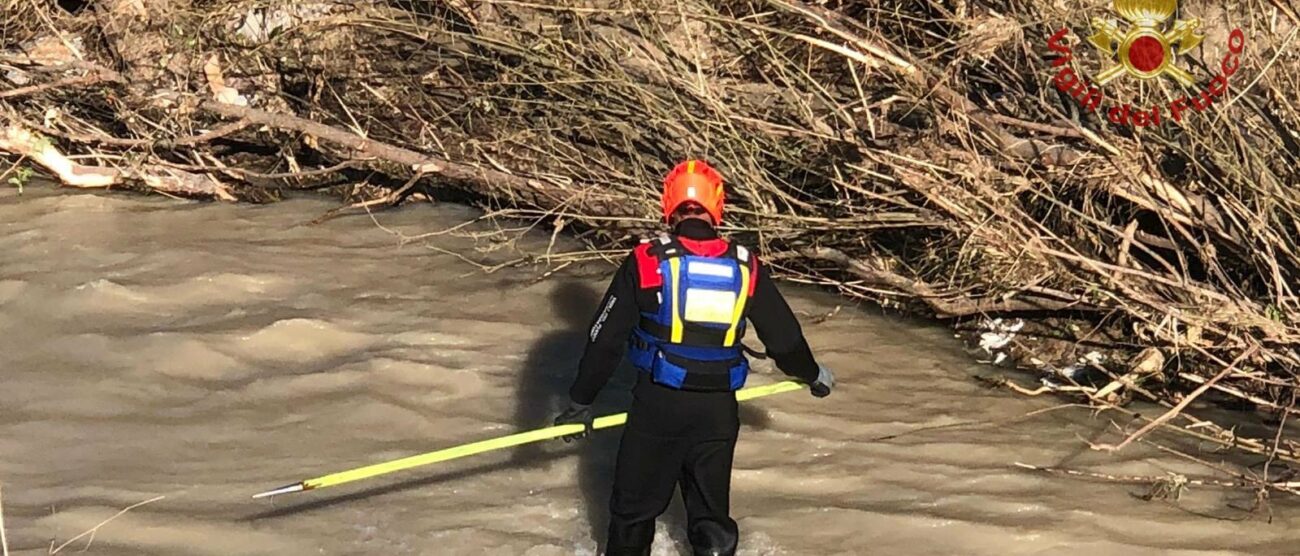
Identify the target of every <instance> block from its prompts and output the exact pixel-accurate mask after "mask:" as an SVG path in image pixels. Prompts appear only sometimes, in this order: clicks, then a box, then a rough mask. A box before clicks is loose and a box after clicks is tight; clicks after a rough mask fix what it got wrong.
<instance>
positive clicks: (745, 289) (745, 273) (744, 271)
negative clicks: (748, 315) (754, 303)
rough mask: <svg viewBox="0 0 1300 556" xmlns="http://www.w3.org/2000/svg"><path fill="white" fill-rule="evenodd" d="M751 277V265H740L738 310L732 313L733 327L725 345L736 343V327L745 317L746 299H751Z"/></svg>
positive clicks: (724, 340)
mask: <svg viewBox="0 0 1300 556" xmlns="http://www.w3.org/2000/svg"><path fill="white" fill-rule="evenodd" d="M749 278H750V277H749V265H743V264H742V265H740V299H738V300H736V312H735V313H733V314H732V315H731V328H728V329H727V337H726V338H724V339H723V340H722V345H723V346H724V347H731V346H733V345H735V344H736V328H737V327H739V326H740V319H743V318H745V317H744V314H745V300H747V299H749Z"/></svg>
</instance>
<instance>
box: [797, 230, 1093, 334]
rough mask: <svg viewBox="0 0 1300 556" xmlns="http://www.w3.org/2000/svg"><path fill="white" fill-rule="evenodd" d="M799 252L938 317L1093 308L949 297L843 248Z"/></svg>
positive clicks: (1043, 301) (1034, 298)
mask: <svg viewBox="0 0 1300 556" xmlns="http://www.w3.org/2000/svg"><path fill="white" fill-rule="evenodd" d="M799 254H800V255H803V256H805V257H808V258H811V259H820V260H824V261H831V262H834V263H836V264H838V265H839V266H840V267H842V268H843V269H844V270H845V271H847V272H849V273H851V274H853V275H855V276H858V277H860V278H863V279H865V280H867V281H869V282H871V283H873V284H876V285H881V286H889V287H891V288H894V289H896V290H899V291H901V292H903V293H906V294H908V295H910V296H912V297H915V298H917V299H920V300H921V301H923V302H925V303H926V304H927V305H929V306H930V308H931V309H933V310H934V312H935V313H936V314H937V315H938V316H940V317H947V318H951V317H965V316H970V315H978V314H984V313H1008V312H1034V311H1039V312H1041V311H1065V310H1077V311H1082V310H1095V309H1096V308H1095V307H1092V306H1091V305H1088V304H1085V303H1082V302H1079V301H1066V300H1059V299H1046V298H1042V297H1037V296H1023V297H1021V298H1016V299H997V298H988V297H979V298H969V297H962V298H957V299H948V298H945V297H943V296H942V295H941V294H939V293H937V292H935V291H934V288H933V287H931V286H930V285H929V284H927V283H925V282H923V281H921V280H911V279H908V278H906V277H904V276H901V275H899V274H897V273H894V272H890V271H888V270H884V269H879V268H874V267H872V266H870V265H868V264H867V263H864V262H862V261H859V260H856V259H854V258H852V257H850V256H848V255H847V254H845V253H844V252H843V251H840V250H838V249H832V248H829V247H812V248H807V249H802V250H800V251H799Z"/></svg>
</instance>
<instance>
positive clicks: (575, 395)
mask: <svg viewBox="0 0 1300 556" xmlns="http://www.w3.org/2000/svg"><path fill="white" fill-rule="evenodd" d="M637 288H638V280H637V268H636V258H635V257H633V256H628V258H627V259H625V260H624V261H623V265H622V266H620V267H619V269H618V273H617V274H615V275H614V279H613V280H612V281H611V282H610V284H609V289H608V290H607V291H606V292H605V297H604V298H603V299H601V301H600V306H599V307H597V309H596V315H595V316H594V317H592V320H591V327H590V328H589V329H588V331H587V347H586V349H585V350H584V351H583V353H582V359H581V360H580V361H579V362H578V376H577V378H575V379H574V381H573V386H572V387H571V388H569V398H570V399H571V400H572V401H573V402H574V403H576V404H579V405H590V404H591V402H593V401H595V399H596V394H598V393H600V389H601V388H604V387H605V383H607V382H609V378H610V377H611V376H613V374H614V369H615V368H617V367H618V364H619V361H620V360H622V358H623V351H624V350H625V349H626V348H627V339H628V336H629V335H630V334H631V333H632V328H633V327H635V326H636V323H637V322H638V321H639V320H640V317H641V312H640V310H639V309H637V304H636V294H637Z"/></svg>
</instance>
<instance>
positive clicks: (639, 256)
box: [632, 243, 664, 289]
mask: <svg viewBox="0 0 1300 556" xmlns="http://www.w3.org/2000/svg"><path fill="white" fill-rule="evenodd" d="M651 247H654V244H653V243H642V244H641V245H638V246H637V247H636V249H635V250H633V251H632V255H633V256H634V257H636V270H637V275H638V276H639V277H640V279H641V280H640V281H641V289H647V288H658V287H660V286H662V285H663V283H664V277H663V275H661V274H659V257H656V256H654V253H651V252H650V248H651Z"/></svg>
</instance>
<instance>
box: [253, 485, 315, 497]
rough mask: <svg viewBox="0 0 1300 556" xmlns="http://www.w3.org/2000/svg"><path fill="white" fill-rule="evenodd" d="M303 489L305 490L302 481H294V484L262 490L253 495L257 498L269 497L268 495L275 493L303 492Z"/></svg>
mask: <svg viewBox="0 0 1300 556" xmlns="http://www.w3.org/2000/svg"><path fill="white" fill-rule="evenodd" d="M302 491H303V488H302V483H294V484H291V485H285V486H282V487H280V488H277V489H274V490H268V491H266V492H261V493H258V494H254V495H253V498H254V499H257V498H267V497H270V496H275V495H277V494H289V493H291V492H302Z"/></svg>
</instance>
